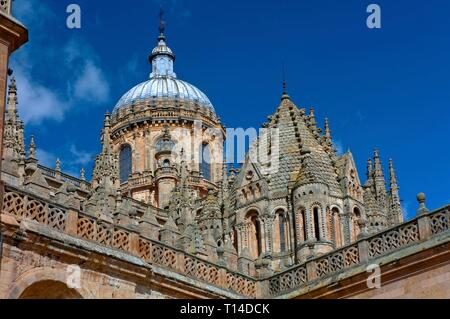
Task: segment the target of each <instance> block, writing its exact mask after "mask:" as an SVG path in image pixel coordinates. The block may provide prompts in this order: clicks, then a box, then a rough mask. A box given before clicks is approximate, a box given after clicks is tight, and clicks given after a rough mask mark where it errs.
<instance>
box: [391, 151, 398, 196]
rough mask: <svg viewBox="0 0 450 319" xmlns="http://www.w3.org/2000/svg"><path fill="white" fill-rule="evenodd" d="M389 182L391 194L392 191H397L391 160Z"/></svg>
mask: <svg viewBox="0 0 450 319" xmlns="http://www.w3.org/2000/svg"><path fill="white" fill-rule="evenodd" d="M389 181H390V188H391V192H392V189H395V190H398V184H397V176H396V175H395V170H394V163H393V161H392V159H390V160H389Z"/></svg>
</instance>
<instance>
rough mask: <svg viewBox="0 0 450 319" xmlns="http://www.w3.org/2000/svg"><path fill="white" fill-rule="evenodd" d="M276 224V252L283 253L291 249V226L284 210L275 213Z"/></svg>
mask: <svg viewBox="0 0 450 319" xmlns="http://www.w3.org/2000/svg"><path fill="white" fill-rule="evenodd" d="M275 216H276V223H275V227H276V228H275V231H274V236H275V237H274V243H275V245H274V248H275V252H280V253H283V252H285V251H287V250H288V249H289V226H288V225H289V224H288V219H287V217H286V215H285V213H284V210H282V209H279V210H277V211H276V213H275Z"/></svg>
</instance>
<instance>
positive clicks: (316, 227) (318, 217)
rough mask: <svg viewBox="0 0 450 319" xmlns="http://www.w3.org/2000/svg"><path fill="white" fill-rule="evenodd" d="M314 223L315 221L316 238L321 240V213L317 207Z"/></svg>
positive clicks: (315, 208)
mask: <svg viewBox="0 0 450 319" xmlns="http://www.w3.org/2000/svg"><path fill="white" fill-rule="evenodd" d="M313 221H314V238H315V239H316V240H317V241H319V240H320V213H319V207H317V206H315V207H314V208H313Z"/></svg>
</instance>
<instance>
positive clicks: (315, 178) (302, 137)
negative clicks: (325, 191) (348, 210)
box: [267, 93, 342, 198]
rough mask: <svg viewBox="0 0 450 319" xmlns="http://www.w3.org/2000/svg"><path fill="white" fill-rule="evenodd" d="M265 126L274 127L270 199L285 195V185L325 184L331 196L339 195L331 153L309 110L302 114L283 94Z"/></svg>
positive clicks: (302, 111) (301, 110) (303, 110)
mask: <svg viewBox="0 0 450 319" xmlns="http://www.w3.org/2000/svg"><path fill="white" fill-rule="evenodd" d="M269 119H270V122H269V123H268V125H267V127H268V128H278V130H279V131H278V132H279V138H278V140H279V151H278V152H279V157H280V158H279V167H278V170H277V172H276V173H272V174H271V176H270V187H269V190H270V192H271V193H272V196H271V197H272V198H274V197H275V198H279V197H283V196H286V195H287V185H291V186H293V185H296V186H300V185H306V184H310V183H322V184H326V185H328V186H329V188H330V193H331V194H332V195H336V196H340V195H341V194H342V192H341V189H340V186H339V182H338V175H337V171H336V167H335V161H334V159H333V154H331V153H330V151H328V150H327V149H326V147H325V144H324V142H323V137H322V136H321V135H320V129H318V128H317V126H316V123H315V118H314V113H313V111H312V112H311V114H310V115H306V114H305V109H298V107H297V106H296V105H295V104H294V103H293V102H292V100H291V99H290V97H289V96H288V95H287V94H286V93H284V94H283V97H282V100H281V103H280V105H279V107H278V108H277V110H276V112H275V113H274V114H273V115H272V116H271V117H269Z"/></svg>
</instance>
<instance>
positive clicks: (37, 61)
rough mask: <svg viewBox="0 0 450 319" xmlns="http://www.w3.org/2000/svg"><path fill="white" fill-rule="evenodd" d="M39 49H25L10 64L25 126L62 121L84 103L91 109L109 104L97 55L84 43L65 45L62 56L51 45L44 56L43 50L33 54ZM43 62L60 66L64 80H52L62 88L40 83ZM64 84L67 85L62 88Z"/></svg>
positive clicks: (73, 41)
mask: <svg viewBox="0 0 450 319" xmlns="http://www.w3.org/2000/svg"><path fill="white" fill-rule="evenodd" d="M38 47H39V46H38ZM38 47H36V48H35V47H30V49H29V50H26V48H24V50H21V51H19V53H20V54H17V55H15V56H14V58H13V59H12V61H11V67H12V69H13V70H14V75H15V76H16V78H17V87H18V98H19V102H20V106H21V109H20V115H21V117H22V118H23V120H24V121H25V123H26V124H28V123H32V124H41V123H42V122H43V121H47V120H51V121H57V122H60V121H62V120H64V118H65V115H66V114H67V112H69V111H70V110H72V109H74V108H75V107H76V108H77V109H78V108H79V107H80V105H81V106H82V105H84V104H85V103H83V102H89V103H90V104H89V105H90V106H92V105H94V106H95V105H100V104H102V103H106V102H108V100H109V98H110V86H109V83H108V80H107V78H106V76H105V74H104V73H103V71H102V69H101V68H100V67H99V66H98V65H97V63H96V62H95V61H96V60H97V56H96V54H95V53H94V52H93V50H92V49H91V48H90V46H89V45H88V44H86V43H85V42H84V41H83V40H80V39H75V38H71V39H69V40H68V42H67V43H66V44H65V45H64V46H63V49H62V50H63V52H64V53H65V54H63V55H57V54H54V52H56V51H58V47H56V46H51V45H49V46H48V50H46V53H45V54H43V52H42V51H40V52H39V53H37V54H34V52H35V51H36V49H37V48H38ZM42 60H47V61H52V63H53V64H54V65H58V74H59V75H60V77H61V80H60V81H58V78H52V80H51V81H52V83H53V82H56V84H58V85H59V87H58V88H50V87H48V86H45V85H44V84H43V83H41V82H40V78H41V75H40V73H42V72H45V71H46V69H45V70H44V69H43V68H44V67H45V64H44V63H43V61H42ZM43 65H44V66H43ZM45 68H46V67H45ZM52 76H54V74H52ZM61 82H63V83H67V86H66V87H61V84H60V83H61Z"/></svg>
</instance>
